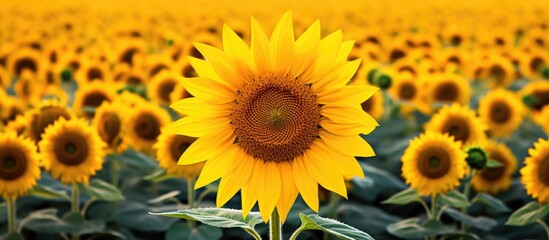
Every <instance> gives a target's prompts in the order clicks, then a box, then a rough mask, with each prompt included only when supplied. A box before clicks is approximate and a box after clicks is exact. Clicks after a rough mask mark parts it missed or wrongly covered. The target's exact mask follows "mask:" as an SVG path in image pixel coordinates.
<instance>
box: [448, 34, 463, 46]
mask: <svg viewBox="0 0 549 240" xmlns="http://www.w3.org/2000/svg"><path fill="white" fill-rule="evenodd" d="M461 40H462V39H461V36H458V35H454V36H452V38H450V43H452V45H454V46H459V45H460V44H461Z"/></svg>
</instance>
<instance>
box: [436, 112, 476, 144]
mask: <svg viewBox="0 0 549 240" xmlns="http://www.w3.org/2000/svg"><path fill="white" fill-rule="evenodd" d="M425 130H426V131H435V132H441V133H448V134H450V135H451V136H453V137H454V138H455V140H456V141H461V142H462V143H463V144H464V145H469V144H475V143H481V142H484V141H485V140H486V133H485V131H486V125H485V124H484V123H483V122H482V121H481V120H480V119H479V118H478V117H477V116H476V114H475V112H474V111H473V110H471V109H469V108H468V107H466V106H460V105H459V104H454V105H452V106H444V107H443V108H441V109H440V111H439V112H438V113H436V114H435V115H433V117H432V118H431V120H429V122H427V123H426V124H425Z"/></svg>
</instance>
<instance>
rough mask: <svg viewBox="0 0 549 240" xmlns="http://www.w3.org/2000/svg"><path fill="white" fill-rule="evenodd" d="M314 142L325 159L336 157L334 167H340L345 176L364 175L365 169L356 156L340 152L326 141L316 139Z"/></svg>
mask: <svg viewBox="0 0 549 240" xmlns="http://www.w3.org/2000/svg"><path fill="white" fill-rule="evenodd" d="M313 144H314V145H315V146H317V147H318V150H319V152H321V153H322V155H323V156H325V158H324V159H336V161H335V163H336V164H335V165H333V167H334V169H338V170H339V172H340V173H341V174H342V175H343V176H356V177H364V171H363V170H362V167H361V166H360V164H359V163H358V161H357V160H356V158H355V157H354V156H349V155H348V154H339V153H338V152H336V151H334V150H333V148H332V146H328V145H326V143H325V142H324V141H315V142H314V143H313ZM332 163H333V162H332Z"/></svg>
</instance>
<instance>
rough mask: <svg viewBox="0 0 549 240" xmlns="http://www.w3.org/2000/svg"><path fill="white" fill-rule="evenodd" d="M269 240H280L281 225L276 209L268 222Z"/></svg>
mask: <svg viewBox="0 0 549 240" xmlns="http://www.w3.org/2000/svg"><path fill="white" fill-rule="evenodd" d="M269 240H282V223H281V222H280V216H279V215H278V211H277V210H276V209H275V210H274V211H273V214H272V215H271V219H270V220H269Z"/></svg>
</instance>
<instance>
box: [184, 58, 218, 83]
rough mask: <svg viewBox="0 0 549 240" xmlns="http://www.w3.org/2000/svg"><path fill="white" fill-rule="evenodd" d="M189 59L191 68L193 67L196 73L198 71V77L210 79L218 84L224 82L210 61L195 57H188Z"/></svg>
mask: <svg viewBox="0 0 549 240" xmlns="http://www.w3.org/2000/svg"><path fill="white" fill-rule="evenodd" d="M188 59H189V63H190V64H191V66H193V68H194V71H196V73H197V74H198V76H200V77H205V78H209V79H212V80H215V81H218V82H223V80H222V79H221V78H220V77H219V75H217V73H216V72H215V70H214V69H213V67H212V65H211V64H210V63H209V62H208V61H206V60H202V59H198V58H195V57H188Z"/></svg>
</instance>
